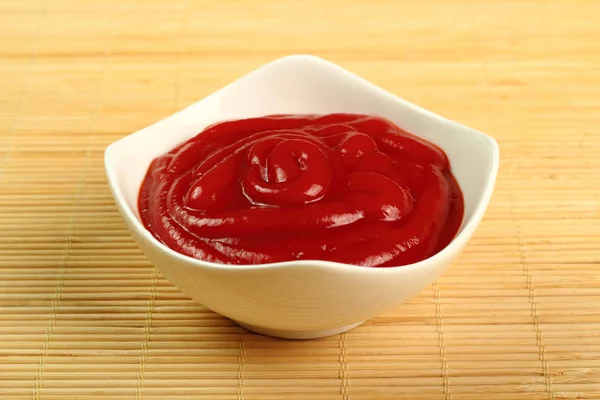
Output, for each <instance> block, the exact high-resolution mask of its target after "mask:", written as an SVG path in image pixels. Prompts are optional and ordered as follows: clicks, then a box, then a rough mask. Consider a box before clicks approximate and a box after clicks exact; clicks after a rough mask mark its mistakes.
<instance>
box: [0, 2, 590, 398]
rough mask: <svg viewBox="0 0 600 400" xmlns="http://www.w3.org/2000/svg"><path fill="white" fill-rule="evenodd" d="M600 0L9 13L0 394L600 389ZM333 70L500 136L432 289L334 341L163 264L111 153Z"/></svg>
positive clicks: (55, 8) (1, 30) (1, 91)
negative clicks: (291, 65) (137, 235)
mask: <svg viewBox="0 0 600 400" xmlns="http://www.w3.org/2000/svg"><path fill="white" fill-rule="evenodd" d="M599 17H600V3H598V2H593V1H591V0H590V1H581V0H580V1H566V0H565V1H557V0H548V1H543V0H540V1H525V0H507V1H502V2H496V1H478V0H469V1H462V0H456V1H442V0H439V1H436V0H426V1H421V2H413V1H409V0H406V1H386V0H371V1H364V2H359V1H347V0H346V1H342V0H333V1H316V0H304V1H284V2H280V1H276V0H265V1H254V2H250V3H247V2H244V1H241V0H237V1H235V0H228V1H185V0H168V1H166V0H165V1H159V0H144V1H141V0H140V1H134V0H111V1H101V0H88V1H77V0H47V1H46V0H21V1H19V0H12V1H11V0H0V38H1V39H0V157H1V158H0V399H8V400H22V399H45V400H59V399H60V400H63V399H64V400H77V399H80V400H84V399H85V400H89V399H107V400H117V399H118V400H126V399H127V400H129V399H131V400H134V399H138V400H139V399H145V400H150V399H175V400H184V399H185V400H191V399H195V400H196V399H198V400H201V399H211V400H225V399H246V400H251V399H261V400H262V399H264V400H275V399H277V400H278V399H315V400H324V399H327V400H328V399H342V400H349V399H352V400H360V399H363V400H372V399H416V400H418V399H442V400H450V399H453V400H472V399H490V400H513V399H526V400H538V399H575V398H577V399H599V398H600V242H599V238H600V227H599V225H600V224H599V223H598V222H599V219H600V199H599V193H600V192H599V189H600V188H599V180H600V159H599V158H598V154H599V152H600V133H599V129H600V128H599V125H600V23H599V22H598V21H599ZM292 53H311V54H316V55H319V56H322V57H324V58H326V59H328V60H331V61H333V62H336V63H338V64H340V65H342V66H343V67H345V68H348V69H350V70H351V71H353V72H356V73H358V74H359V75H362V76H364V77H365V78H367V79H369V80H372V81H373V82H375V83H376V84H379V85H381V86H384V87H385V88H386V89H389V90H391V91H392V92H394V93H396V94H398V95H400V96H402V97H405V98H407V99H409V100H411V101H414V102H416V103H418V104H421V105H423V106H425V107H427V108H430V109H432V110H434V111H436V112H438V113H440V114H442V115H444V116H447V117H449V118H452V119H455V120H458V121H460V122H462V123H465V124H467V125H471V126H473V127H475V128H477V129H480V130H482V131H484V132H487V133H489V134H491V135H492V136H494V137H495V138H497V140H498V141H499V143H500V146H501V153H502V163H501V167H500V176H499V180H498V184H497V188H496V192H495V195H494V198H493V200H492V203H491V205H490V208H489V211H488V213H487V215H486V217H485V219H484V221H483V223H482V224H481V226H480V228H479V230H478V231H477V234H476V235H475V237H473V239H472V241H471V243H470V245H469V246H468V248H467V249H466V250H465V252H464V254H463V255H462V256H461V257H460V258H459V260H458V261H457V262H456V263H455V264H454V265H453V266H452V267H451V268H450V269H449V270H448V272H447V273H445V274H444V275H443V276H442V277H441V278H440V279H439V280H438V281H437V282H436V283H435V284H433V285H432V286H431V287H430V288H428V289H426V290H424V291H422V292H421V293H420V294H419V295H418V296H416V297H415V298H414V299H412V300H411V301H409V302H408V303H406V304H404V305H402V306H401V307H399V308H398V309H397V310H394V311H393V312H390V313H388V314H386V315H383V316H381V317H378V318H375V319H373V320H371V321H369V322H368V323H366V324H365V325H363V326H361V327H359V328H357V329H355V330H353V331H351V332H348V333H347V334H342V335H338V336H335V337H330V338H326V339H322V340H316V341H304V342H290V341H279V340H275V339H270V338H265V337H262V336H259V335H255V334H252V333H249V332H246V331H244V330H242V329H241V328H239V327H237V326H236V325H235V324H233V323H232V322H230V321H229V320H227V319H225V318H223V317H220V316H219V315H216V314H214V313H212V312H210V311H209V310H207V309H205V308H203V307H202V306H200V305H198V304H195V303H194V302H192V301H191V300H189V299H188V298H186V297H185V296H184V295H182V294H181V293H180V292H179V291H178V290H177V289H175V288H174V287H173V286H172V285H171V284H169V282H168V281H166V280H165V279H164V278H163V277H162V276H161V275H160V274H159V273H158V272H157V271H155V270H154V269H153V267H152V266H151V265H150V264H149V263H148V261H147V260H146V259H145V257H144V256H143V255H142V254H141V252H140V251H139V250H138V249H137V248H136V246H135V244H134V243H133V241H132V239H131V238H130V236H129V235H128V233H127V232H126V230H125V227H124V225H123V223H122V221H121V219H120V217H119V216H118V214H117V211H116V209H115V207H114V205H113V202H112V199H111V196H110V194H109V189H108V187H107V184H106V181H105V177H104V172H103V163H102V155H103V151H104V148H105V147H106V146H107V145H108V144H109V143H111V142H113V141H115V140H117V139H119V138H121V137H123V136H125V135H127V134H129V133H131V132H133V131H136V130H138V129H140V128H142V127H144V126H147V125H149V124H151V123H153V122H155V121H157V120H159V119H161V118H163V117H165V116H167V115H169V114H171V113H172V112H174V111H175V110H178V109H180V108H181V107H183V106H185V105H188V104H190V103H192V102H194V101H196V100H198V99H200V98H202V97H203V96H205V95H207V94H209V93H211V92H212V91H214V90H216V89H218V88H219V87H221V86H223V85H225V84H227V83H229V82H230V81H232V80H233V79H235V78H237V77H239V76H241V75H242V74H245V73H247V72H249V71H250V70H252V69H254V68H256V67H258V66H260V65H261V64H263V63H265V62H268V61H271V60H273V59H275V58H278V57H280V56H283V55H287V54H292Z"/></svg>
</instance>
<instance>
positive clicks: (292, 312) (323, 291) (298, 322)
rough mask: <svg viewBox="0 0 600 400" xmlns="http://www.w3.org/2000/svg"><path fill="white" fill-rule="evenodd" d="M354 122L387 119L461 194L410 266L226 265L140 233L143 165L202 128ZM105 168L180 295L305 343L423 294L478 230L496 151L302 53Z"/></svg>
mask: <svg viewBox="0 0 600 400" xmlns="http://www.w3.org/2000/svg"><path fill="white" fill-rule="evenodd" d="M336 112H348V113H364V114H376V115H379V116H382V117H385V118H388V119H390V120H391V121H393V122H394V123H396V124H397V125H398V126H400V127H401V128H403V129H405V130H406V131H409V132H411V133H413V134H416V135H418V136H421V137H423V138H425V139H428V140H430V141H432V142H434V143H436V144H437V145H439V146H440V147H441V148H443V149H444V150H445V151H446V153H447V154H448V157H449V159H450V162H451V165H452V170H453V173H454V175H455V176H456V178H457V180H458V182H459V184H460V186H461V188H462V190H463V195H464V200H465V216H464V220H463V222H462V225H461V228H460V231H459V233H458V234H457V236H456V237H455V239H454V240H453V241H452V242H451V243H450V244H449V245H448V246H447V247H446V248H445V249H443V250H442V251H441V252H439V253H438V254H436V255H434V256H432V257H430V258H428V259H426V260H424V261H421V262H418V263H415V264H411V265H406V266H400V267H392V268H365V267H357V266H352V265H344V264H339V263H334V262H324V261H292V262H283V263H276V264H267V265H254V266H228V265H220V264H214V263H209V262H204V261H200V260H196V259H193V258H190V257H187V256H184V255H182V254H179V253H177V252H175V251H173V250H171V249H169V248H167V247H166V246H164V245H163V244H161V243H160V242H158V241H157V240H156V239H154V238H153V236H152V235H151V234H150V233H149V232H148V231H147V230H146V229H145V228H144V226H143V225H142V224H141V223H140V219H139V215H138V210H137V206H136V204H137V196H138V191H139V188H140V184H141V181H142V179H143V177H144V175H145V173H146V170H147V168H148V166H149V164H150V162H151V160H152V159H153V158H155V157H157V156H159V155H161V154H163V153H165V152H167V151H169V150H170V149H172V148H173V147H174V146H176V145H177V144H179V143H181V142H183V141H185V140H187V139H189V138H191V137H193V136H194V135H196V134H197V133H198V132H199V131H201V130H202V129H203V128H205V127H206V126H207V125H209V124H212V123H215V122H218V121H222V120H227V119H236V118H247V117H256V116H261V115H266V114H286V113H319V114H322V113H336ZM104 160H105V167H106V174H107V177H108V182H109V185H110V189H111V191H112V194H113V197H114V200H115V202H116V205H117V207H118V209H119V211H120V213H121V215H122V216H123V219H124V221H125V223H126V225H127V227H128V229H129V231H130V232H131V234H132V236H133V237H134V239H135V240H136V242H137V243H138V245H139V246H140V248H141V249H142V251H143V252H144V254H145V255H146V256H147V257H148V259H149V260H150V261H151V262H152V263H153V264H154V265H155V266H156V267H157V268H158V269H159V270H160V271H161V272H162V274H164V276H165V277H166V278H167V279H168V280H169V281H171V282H172V283H173V284H174V285H175V286H177V287H178V288H179V289H180V290H181V291H182V292H184V293H185V294H186V295H188V296H189V297H191V298H192V299H195V300H196V301H198V302H199V303H200V304H202V305H204V306H206V307H208V308H210V309H211V310H213V311H215V312H217V313H219V314H221V315H224V316H226V317H229V318H231V319H232V320H234V321H236V322H237V323H239V324H240V325H242V326H243V327H246V328H247V329H249V330H251V331H255V332H258V333H262V334H266V335H270V336H275V337H281V338H290V339H308V338H317V337H323V336H329V335H333V334H337V333H340V332H344V331H347V330H349V329H352V328H354V327H356V326H357V325H360V324H361V323H363V322H364V321H366V320H368V319H370V318H373V317H376V316H378V315H380V314H382V313H384V312H386V311H388V310H391V309H393V308H394V307H397V306H398V305H400V304H401V303H403V302H404V301H406V300H407V299H409V298H411V297H412V296H414V295H415V294H416V293H417V292H419V291H420V290H421V289H423V288H424V287H426V286H428V285H430V284H431V283H432V282H433V281H434V280H435V279H436V278H437V277H438V276H439V275H440V274H441V273H442V272H443V271H444V270H445V269H446V268H447V267H448V266H449V265H450V264H451V263H452V261H453V260H454V259H455V258H456V256H457V255H458V254H459V253H460V252H461V250H462V249H463V248H464V247H465V245H466V244H467V242H468V241H469V239H470V237H471V235H472V234H473V232H474V231H475V229H476V228H477V226H478V224H479V223H480V221H481V219H482V217H483V215H484V213H485V211H486V208H487V206H488V203H489V200H490V197H491V196H492V192H493V189H494V184H495V181H496V175H497V172H498V164H499V149H498V145H497V143H496V141H495V140H494V139H492V138H491V137H489V136H487V135H485V134H483V133H480V132H478V131H476V130H474V129H471V128H469V127H466V126H463V125H461V124H458V123H456V122H452V121H449V120H447V119H445V118H443V117H441V116H439V115H436V114H434V113H432V112H430V111H427V110H425V109H423V108H420V107H418V106H416V105H414V104H412V103H409V102H407V101H405V100H402V99H400V98H398V97H396V96H394V95H393V94H391V93H389V92H387V91H385V90H383V89H381V88H379V87H377V86H375V85H373V84H371V83H369V82H367V81H365V80H364V79H362V78H360V77H358V76H356V75H354V74H352V73H350V72H348V71H346V70H344V69H342V68H340V67H338V66H336V65H334V64H331V63H330V62H327V61H325V60H323V59H320V58H318V57H314V56H308V55H294V56H288V57H284V58H281V59H278V60H276V61H273V62H271V63H269V64H266V65H264V66H263V67H261V68H259V69H258V70H255V71H253V72H251V73H250V74H248V75H246V76H244V77H242V78H241V79H239V80H237V81H235V82H233V83H232V84H230V85H228V86H226V87H224V88H222V89H221V90H219V91H217V92H215V93H214V94H212V95H210V96H208V97H206V98H204V99H203V100H200V101H199V102H197V103H195V104H192V105H191V106H189V107H187V108H185V109H183V110H182V111H179V112H177V113H176V114H174V115H172V116H170V117H168V118H166V119H164V120H162V121H159V122H157V123H155V124H153V125H151V126H149V127H147V128H144V129H142V130H140V131H138V132H136V133H133V134H131V135H129V136H127V137H124V138H122V139H120V140H118V141H117V142H115V143H113V144H111V145H110V146H109V147H108V148H107V149H106V152H105V159H104Z"/></svg>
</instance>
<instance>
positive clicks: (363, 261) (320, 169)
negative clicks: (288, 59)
mask: <svg viewBox="0 0 600 400" xmlns="http://www.w3.org/2000/svg"><path fill="white" fill-rule="evenodd" d="M138 202H139V204H138V206H139V211H140V216H141V220H142V222H143V224H144V226H145V227H146V228H147V229H148V230H149V231H150V232H151V233H152V235H154V237H155V238H156V239H158V240H159V241H161V242H162V243H164V244H165V245H166V246H168V247H170V248H171V249H173V250H175V251H177V252H179V253H182V254H185V255H188V256H191V257H195V258H197V259H201V260H205V261H210V262H215V263H222V264H265V263H273V262H280V261H292V260H326V261H336V262H341V263H346V264H354V265H360V266H368V267H391V266H401V265H406V264H410V263H414V262H418V261H421V260H424V259H426V258H428V257H430V256H432V255H434V254H435V253H437V252H438V251H440V250H441V249H443V248H444V247H445V246H446V245H447V244H448V243H449V242H450V241H451V240H452V239H453V238H454V236H455V235H456V233H457V231H458V229H459V227H460V224H461V222H462V218H463V212H464V203H463V196H462V193H461V190H460V188H459V186H458V183H457V182H456V180H455V178H454V177H453V175H452V173H451V171H450V164H449V161H448V157H447V156H446V154H445V153H444V152H443V150H441V149H440V148H438V147H437V146H435V145H434V144H432V143H429V142H427V141H426V140H424V139H421V138H419V137H417V136H414V135H412V134H410V133H407V132H405V131H403V130H401V129H400V128H398V127H397V126H395V125H394V124H392V123H391V122H390V121H387V120H385V119H383V118H379V117H373V116H368V115H358V114H328V115H270V116H266V117H261V118H251V119H243V120H233V121H226V122H220V123H217V124H214V125H212V126H209V127H208V128H206V129H205V130H204V131H203V132H201V133H200V134H198V135H196V136H195V137H193V138H192V139H190V140H188V141H187V142H185V143H183V144H180V145H179V146H178V147H176V148H174V149H173V150H171V151H170V152H168V153H167V154H164V155H162V156H160V157H158V158H156V159H154V160H153V161H152V163H151V164H150V167H149V168H148V171H147V174H146V176H145V178H144V181H143V182H142V185H141V189H140V194H139V200H138Z"/></svg>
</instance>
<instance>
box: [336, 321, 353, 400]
mask: <svg viewBox="0 0 600 400" xmlns="http://www.w3.org/2000/svg"><path fill="white" fill-rule="evenodd" d="M338 344H339V348H340V357H339V360H340V381H341V382H340V383H341V385H340V393H341V395H342V400H349V399H350V391H349V383H350V382H349V378H348V358H347V356H348V348H347V347H346V333H345V332H342V333H340V339H339V343H338Z"/></svg>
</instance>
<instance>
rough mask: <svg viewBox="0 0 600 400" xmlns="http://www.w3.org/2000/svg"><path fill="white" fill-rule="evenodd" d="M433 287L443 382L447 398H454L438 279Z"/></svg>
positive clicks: (448, 399) (447, 399) (450, 399)
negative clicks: (451, 389)
mask: <svg viewBox="0 0 600 400" xmlns="http://www.w3.org/2000/svg"><path fill="white" fill-rule="evenodd" d="M431 288H432V289H433V302H434V304H435V319H436V321H437V334H438V347H439V348H440V363H441V364H442V383H443V385H444V398H445V400H452V394H451V393H450V382H449V380H448V362H447V360H446V342H445V337H444V321H443V319H442V305H441V304H440V290H439V287H438V281H437V280H436V281H434V282H433V285H432V286H431Z"/></svg>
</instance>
